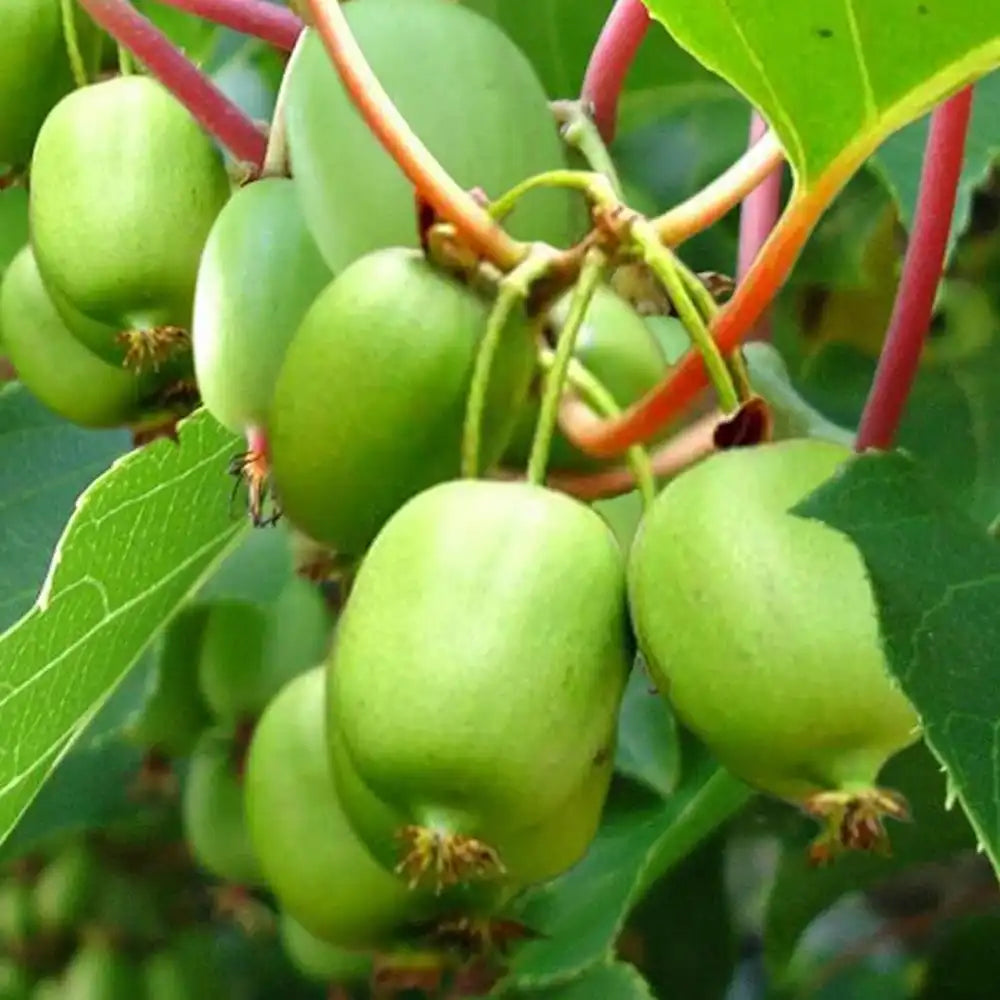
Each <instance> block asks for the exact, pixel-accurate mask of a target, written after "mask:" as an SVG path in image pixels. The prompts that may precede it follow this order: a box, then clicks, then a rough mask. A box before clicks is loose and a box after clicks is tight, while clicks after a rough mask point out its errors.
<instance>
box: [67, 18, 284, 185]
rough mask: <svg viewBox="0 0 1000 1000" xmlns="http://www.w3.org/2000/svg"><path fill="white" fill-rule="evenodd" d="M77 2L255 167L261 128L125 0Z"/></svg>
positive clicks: (259, 156)
mask: <svg viewBox="0 0 1000 1000" xmlns="http://www.w3.org/2000/svg"><path fill="white" fill-rule="evenodd" d="M80 6H82V7H83V9H84V10H86V12H87V13H88V14H89V15H90V16H91V17H92V18H93V20H94V21H95V22H96V23H97V24H98V26H99V27H101V28H103V29H104V30H105V31H106V32H107V33H108V34H109V35H111V36H112V38H114V39H115V41H117V42H118V43H119V44H121V45H123V46H124V47H125V48H126V49H128V50H129V51H130V52H132V53H133V54H134V55H135V56H136V58H137V59H139V60H140V61H141V62H142V63H144V64H145V65H146V66H147V67H148V69H149V71H150V72H151V73H152V74H153V76H155V77H156V78H157V79H158V80H159V81H160V83H162V84H163V85H164V86H165V87H166V88H167V89H168V90H169V91H170V92H171V93H172V94H173V95H174V97H176V98H177V100H179V101H180V102H181V103H182V104H183V105H184V106H185V107H186V108H187V109H188V111H190V112H191V114H192V115H193V116H194V118H195V119H196V120H197V121H198V122H199V124H201V126H202V127H203V128H204V129H205V130H206V131H207V132H209V133H211V134H212V135H214V136H215V137H216V138H217V139H218V140H219V142H221V143H222V144H223V145H224V146H225V147H226V148H227V149H228V150H229V151H230V152H231V153H232V154H233V155H234V156H235V157H236V158H237V159H240V160H245V161H247V162H249V163H253V164H254V165H255V166H260V164H261V163H262V162H263V160H264V151H265V149H266V147H267V137H266V136H265V135H264V133H263V132H262V131H261V130H260V129H259V128H258V127H257V126H256V125H255V124H254V123H253V122H252V121H251V120H250V119H249V118H248V117H247V116H246V115H244V114H243V112H242V111H240V109H239V108H238V107H237V106H236V105H235V104H233V102H232V101H230V100H229V98H228V97H226V96H225V94H223V93H222V91H220V90H219V89H218V87H216V86H215V84H213V83H212V82H211V81H210V80H209V79H208V78H207V77H206V76H205V75H204V74H203V73H202V72H201V71H200V70H199V69H198V68H197V67H196V66H194V65H193V64H192V63H191V62H190V61H189V60H188V59H187V57H186V56H185V55H184V53H183V52H181V51H180V49H178V48H177V47H176V46H175V45H174V44H173V43H172V42H171V41H170V40H169V39H168V38H167V37H166V36H165V35H164V34H163V33H162V32H161V31H160V30H159V29H157V28H156V27H155V26H154V25H152V24H151V23H150V22H149V21H147V20H146V18H144V17H143V16H142V15H141V14H140V13H138V11H136V10H135V8H133V7H132V5H131V4H130V3H129V2H128V0H80Z"/></svg>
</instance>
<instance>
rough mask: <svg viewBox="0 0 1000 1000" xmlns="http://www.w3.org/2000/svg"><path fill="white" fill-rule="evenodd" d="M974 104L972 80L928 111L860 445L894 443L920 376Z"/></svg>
mask: <svg viewBox="0 0 1000 1000" xmlns="http://www.w3.org/2000/svg"><path fill="white" fill-rule="evenodd" d="M971 111H972V87H966V88H965V89H964V90H961V91H959V92H958V93H957V94H956V95H955V96H954V97H952V98H950V99H949V100H947V101H945V103H944V104H942V105H940V106H939V107H938V108H936V109H935V111H934V114H933V115H932V116H931V125H930V131H929V132H928V134H927V145H926V146H925V149H924V164H923V168H922V170H921V173H920V188H919V192H918V194H917V207H916V211H915V212H914V216H913V228H912V230H911V232H910V241H909V245H908V246H907V249H906V258H905V260H904V262H903V273H902V277H901V278H900V282H899V288H898V290H897V292H896V301H895V304H894V305H893V310H892V318H891V319H890V321H889V332H888V333H887V334H886V339H885V343H884V344H883V345H882V354H881V357H880V358H879V362H878V368H877V369H876V371H875V379H874V381H873V382H872V387H871V391H870V393H869V395H868V400H867V402H866V403H865V408H864V412H863V413H862V415H861V424H860V426H859V428H858V437H857V444H856V446H855V447H856V448H857V450H858V451H863V450H864V449H866V448H888V447H890V446H891V445H892V442H893V439H894V438H895V436H896V430H897V428H898V427H899V422H900V420H901V419H902V416H903V410H904V409H905V408H906V400H907V398H908V397H909V395H910V389H911V388H912V387H913V382H914V380H915V379H916V376H917V369H918V367H919V365H920V355H921V352H922V351H923V347H924V340H925V339H926V337H927V331H928V330H929V329H930V321H931V314H932V313H933V311H934V299H935V296H936V294H937V287H938V282H939V281H940V280H941V274H942V271H943V268H944V258H945V253H946V252H947V248H948V234H949V232H950V231H951V219H952V215H953V214H954V211H955V197H956V193H957V190H958V181H959V177H960V176H961V173H962V161H963V158H964V155H965V137H966V134H967V133H968V129H969V116H970V114H971Z"/></svg>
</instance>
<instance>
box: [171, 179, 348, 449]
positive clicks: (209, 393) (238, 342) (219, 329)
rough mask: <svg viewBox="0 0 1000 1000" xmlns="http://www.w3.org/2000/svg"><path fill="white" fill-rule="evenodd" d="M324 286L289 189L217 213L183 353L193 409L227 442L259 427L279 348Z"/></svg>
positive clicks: (279, 183)
mask: <svg viewBox="0 0 1000 1000" xmlns="http://www.w3.org/2000/svg"><path fill="white" fill-rule="evenodd" d="M330 278H331V275H330V270H329V268H328V267H327V266H326V264H325V263H324V262H323V258H322V257H321V256H320V253H319V250H318V248H317V247H316V244H315V242H314V241H313V238H312V237H311V236H310V235H309V230H308V228H307V227H306V223H305V219H304V218H303V216H302V210H301V209H300V208H299V199H298V194H297V193H296V190H295V183H294V182H293V181H291V180H288V179H287V178H281V177H272V178H265V179H264V180H259V181H256V182H255V183H253V184H249V185H247V186H246V187H244V188H241V189H240V190H239V191H237V192H236V193H235V194H234V195H233V197H232V198H231V199H230V200H229V202H228V204H227V205H226V206H225V207H224V208H223V209H222V211H221V212H220V213H219V216H218V218H217V219H216V220H215V225H214V226H213V227H212V231H211V233H209V236H208V242H207V243H206V244H205V249H204V252H203V253H202V257H201V264H200V266H199V268H198V282H197V285H196V288H195V297H194V320H193V323H192V328H191V344H192V350H193V352H194V370H195V375H196V377H197V379H198V388H199V390H200V392H201V398H202V401H203V402H204V404H205V406H206V407H207V408H208V410H209V411H210V412H211V414H212V415H213V416H214V417H215V419H216V420H218V421H219V422H220V423H222V424H224V425H225V426H226V427H228V428H229V429H230V430H231V431H233V432H234V433H237V434H240V433H243V432H244V431H245V430H246V429H247V427H250V426H260V427H263V426H264V425H265V423H266V420H267V413H268V410H269V409H270V405H271V397H272V395H273V393H274V383H275V380H276V379H277V376H278V370H279V369H280V367H281V361H282V359H283V358H284V356H285V351H286V349H287V348H288V344H289V342H290V341H291V339H292V336H293V335H294V333H295V331H296V329H298V325H299V322H300V321H301V319H302V317H303V315H304V314H305V312H306V310H307V309H308V308H309V306H310V305H311V304H312V301H313V299H315V298H316V296H317V295H318V294H319V292H320V291H322V289H323V288H324V287H325V286H326V285H327V284H328V283H329V281H330Z"/></svg>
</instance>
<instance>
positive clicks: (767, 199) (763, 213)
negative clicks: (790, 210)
mask: <svg viewBox="0 0 1000 1000" xmlns="http://www.w3.org/2000/svg"><path fill="white" fill-rule="evenodd" d="M766 133H767V122H766V121H765V120H764V117H763V116H762V115H761V114H760V112H759V111H756V110H755V111H754V112H753V113H752V114H751V116H750V137H749V141H748V144H747V147H748V149H752V148H753V147H754V146H755V145H756V144H757V143H758V142H759V141H760V140H761V139H762V138H763V137H764V135H765V134H766ZM783 173H784V171H783V170H782V169H781V164H778V165H776V166H775V167H774V168H773V169H772V170H771V172H770V173H769V174H767V175H766V176H765V177H764V179H763V181H761V183H760V184H758V185H757V187H756V188H754V190H753V191H751V192H750V193H749V194H748V195H747V196H746V198H744V199H743V205H742V207H741V208H740V236H739V252H738V255H737V260H736V280H737V281H742V279H743V276H744V275H745V274H746V273H747V272H748V271H749V270H750V268H751V267H752V266H753V262H754V261H755V260H756V259H757V255H758V254H759V253H760V250H761V247H763V245H764V244H765V243H766V242H767V238H768V236H770V235H771V230H772V229H774V224H775V223H776V222H777V221H778V217H779V215H780V214H781V180H782V175H783ZM770 335H771V323H770V317H769V314H768V312H765V313H763V314H762V315H761V317H760V318H759V319H758V320H757V322H756V323H754V325H753V332H752V333H751V337H753V338H755V339H757V340H770Z"/></svg>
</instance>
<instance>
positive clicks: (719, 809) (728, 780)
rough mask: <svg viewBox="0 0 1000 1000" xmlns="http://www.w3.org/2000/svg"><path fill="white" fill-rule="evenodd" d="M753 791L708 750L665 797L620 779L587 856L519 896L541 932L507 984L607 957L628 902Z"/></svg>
mask: <svg viewBox="0 0 1000 1000" xmlns="http://www.w3.org/2000/svg"><path fill="white" fill-rule="evenodd" d="M750 795H751V792H750V790H749V789H748V788H747V787H746V786H745V785H743V784H742V783H740V782H738V781H737V780H736V779H735V778H733V777H732V776H731V775H730V774H729V773H728V772H726V771H723V770H722V769H721V768H720V767H719V766H718V765H717V764H716V763H715V762H714V761H713V760H711V759H710V758H709V757H708V756H707V754H705V753H704V752H702V754H701V755H700V757H699V758H698V759H696V760H695V761H694V762H693V763H690V764H688V765H687V766H686V767H685V774H684V780H683V782H682V783H681V785H680V787H679V788H678V789H677V790H676V791H675V792H674V794H673V795H671V797H670V798H669V799H668V800H667V801H665V802H664V801H663V800H662V799H660V798H659V797H654V796H652V795H651V794H650V793H648V792H646V791H645V790H644V789H642V788H641V787H639V786H638V785H634V784H632V783H630V782H627V781H624V780H622V781H619V782H617V783H616V785H615V786H614V787H613V789H612V795H611V798H610V799H609V802H608V805H607V807H606V809H605V815H604V821H603V823H602V825H601V829H600V831H599V832H598V835H597V838H596V839H595V841H594V843H593V844H592V845H591V847H590V850H589V851H588V853H587V855H586V856H585V857H584V858H583V860H582V861H581V862H580V863H579V864H577V865H576V866H575V867H574V868H572V869H571V870H570V871H569V872H567V873H566V874H565V875H563V876H561V877H560V878H558V879H556V880H555V881H553V882H551V883H548V884H546V885H544V886H540V887H539V888H538V889H536V890H534V891H532V892H529V893H528V894H527V896H526V897H525V898H524V899H523V900H521V901H520V902H519V906H518V908H517V913H516V914H515V915H516V917H517V919H518V920H520V921H522V922H523V923H524V924H525V925H527V926H528V927H530V928H532V929H534V930H535V931H537V932H539V933H540V935H541V936H540V937H538V938H536V939H533V940H530V941H527V942H526V943H525V944H523V945H522V946H521V947H520V948H519V950H518V951H517V953H516V954H515V955H514V956H513V960H512V962H511V970H510V973H509V975H508V979H507V981H506V986H507V987H508V988H513V987H517V988H519V989H536V988H539V987H542V986H549V985H553V984H556V983H561V982H566V981H568V980H570V979H572V978H573V977H574V976H575V975H577V974H579V972H580V970H582V969H586V968H587V967H589V966H591V965H593V964H595V963H597V962H601V961H604V960H607V959H609V958H610V956H611V954H612V950H613V948H614V944H615V940H616V939H617V937H618V934H619V932H620V931H621V928H622V926H623V925H624V922H625V919H626V917H627V915H628V912H629V910H630V909H631V908H632V907H633V906H635V905H636V903H638V902H639V900H640V899H641V898H642V897H643V895H644V894H645V892H646V891H647V890H648V889H649V887H650V886H651V885H652V884H653V883H654V882H656V880H657V879H659V878H662V877H663V876H664V875H665V874H666V873H667V872H668V871H670V869H671V868H673V867H674V866H675V865H676V864H678V863H679V862H680V861H681V860H683V859H684V858H685V857H686V856H687V855H688V854H689V853H690V852H691V851H692V850H693V849H694V848H695V847H696V846H697V845H698V844H699V843H700V842H701V841H702V840H704V839H705V838H706V837H707V836H708V835H709V834H711V833H712V832H713V831H714V830H715V829H717V828H718V827H719V826H720V825H721V824H722V823H724V822H725V821H726V820H728V819H729V818H730V817H732V816H733V815H734V814H735V813H736V812H738V811H739V810H740V809H741V808H742V806H743V805H744V804H745V803H746V802H747V800H748V799H749V798H750Z"/></svg>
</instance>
